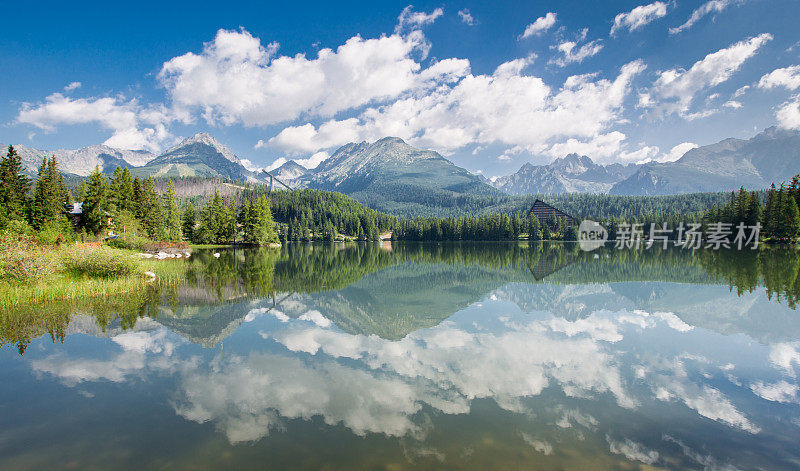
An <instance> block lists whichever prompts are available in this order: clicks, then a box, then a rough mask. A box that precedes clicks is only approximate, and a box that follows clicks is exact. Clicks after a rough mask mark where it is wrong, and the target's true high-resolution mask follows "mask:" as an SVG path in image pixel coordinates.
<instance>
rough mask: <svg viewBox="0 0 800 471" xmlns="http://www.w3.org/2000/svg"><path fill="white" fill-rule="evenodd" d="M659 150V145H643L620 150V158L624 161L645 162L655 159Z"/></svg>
mask: <svg viewBox="0 0 800 471" xmlns="http://www.w3.org/2000/svg"><path fill="white" fill-rule="evenodd" d="M659 152H660V150H659V148H658V146H642V147H640V148H639V149H636V150H634V151H630V152H620V153H619V155H618V160H620V161H622V163H629V162H635V163H644V162H649V161H651V160H653V159H655V158H656V157H657V156H658V153H659Z"/></svg>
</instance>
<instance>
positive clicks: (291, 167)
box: [270, 160, 308, 188]
mask: <svg viewBox="0 0 800 471" xmlns="http://www.w3.org/2000/svg"><path fill="white" fill-rule="evenodd" d="M270 173H271V174H273V175H275V176H276V177H277V178H278V179H279V180H280V181H282V182H283V183H286V184H287V185H289V186H291V187H292V188H294V187H295V186H297V185H298V183H299V179H300V177H302V176H303V175H305V174H307V173H308V169H307V168H305V167H303V166H302V165H300V164H298V163H297V162H295V161H294V160H289V161H287V162H286V163H285V164H283V165H281V166H280V167H278V168H276V169H275V170H272V171H271V172H270Z"/></svg>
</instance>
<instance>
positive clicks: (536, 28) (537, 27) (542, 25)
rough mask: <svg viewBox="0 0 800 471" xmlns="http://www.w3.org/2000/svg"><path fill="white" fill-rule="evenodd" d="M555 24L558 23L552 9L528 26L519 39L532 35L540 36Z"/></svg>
mask: <svg viewBox="0 0 800 471" xmlns="http://www.w3.org/2000/svg"><path fill="white" fill-rule="evenodd" d="M554 24H556V14H555V13H553V12H552V11H551V12H548V13H547V14H546V15H544V16H540V17H539V18H536V21H534V22H533V23H531V24H529V25H528V26H526V27H525V31H523V33H522V35H520V37H519V39H525V38H529V37H531V36H539V35H540V34H542V33H544V32H545V31H547V30H549V29H550V28H552V27H553V25H554Z"/></svg>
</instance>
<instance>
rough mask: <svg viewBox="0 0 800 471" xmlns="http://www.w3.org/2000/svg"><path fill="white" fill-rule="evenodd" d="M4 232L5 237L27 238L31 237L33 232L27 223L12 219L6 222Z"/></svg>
mask: <svg viewBox="0 0 800 471" xmlns="http://www.w3.org/2000/svg"><path fill="white" fill-rule="evenodd" d="M4 232H5V233H6V234H7V235H15V236H29V235H32V234H33V232H34V231H33V228H32V227H31V225H30V224H28V223H27V222H25V221H21V220H19V219H12V220H10V221H8V222H7V224H6V227H5V230H4Z"/></svg>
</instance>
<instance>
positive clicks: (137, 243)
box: [107, 235, 150, 252]
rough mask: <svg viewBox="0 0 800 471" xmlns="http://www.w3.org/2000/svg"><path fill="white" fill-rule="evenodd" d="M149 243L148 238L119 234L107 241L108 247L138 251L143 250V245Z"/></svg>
mask: <svg viewBox="0 0 800 471" xmlns="http://www.w3.org/2000/svg"><path fill="white" fill-rule="evenodd" d="M149 243H150V239H147V238H145V237H140V236H136V235H133V236H131V235H128V236H120V237H118V238H116V239H111V240H109V241H108V242H107V244H108V246H109V247H116V248H118V249H128V250H138V251H139V252H143V251H145V247H146V246H147V244H149Z"/></svg>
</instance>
